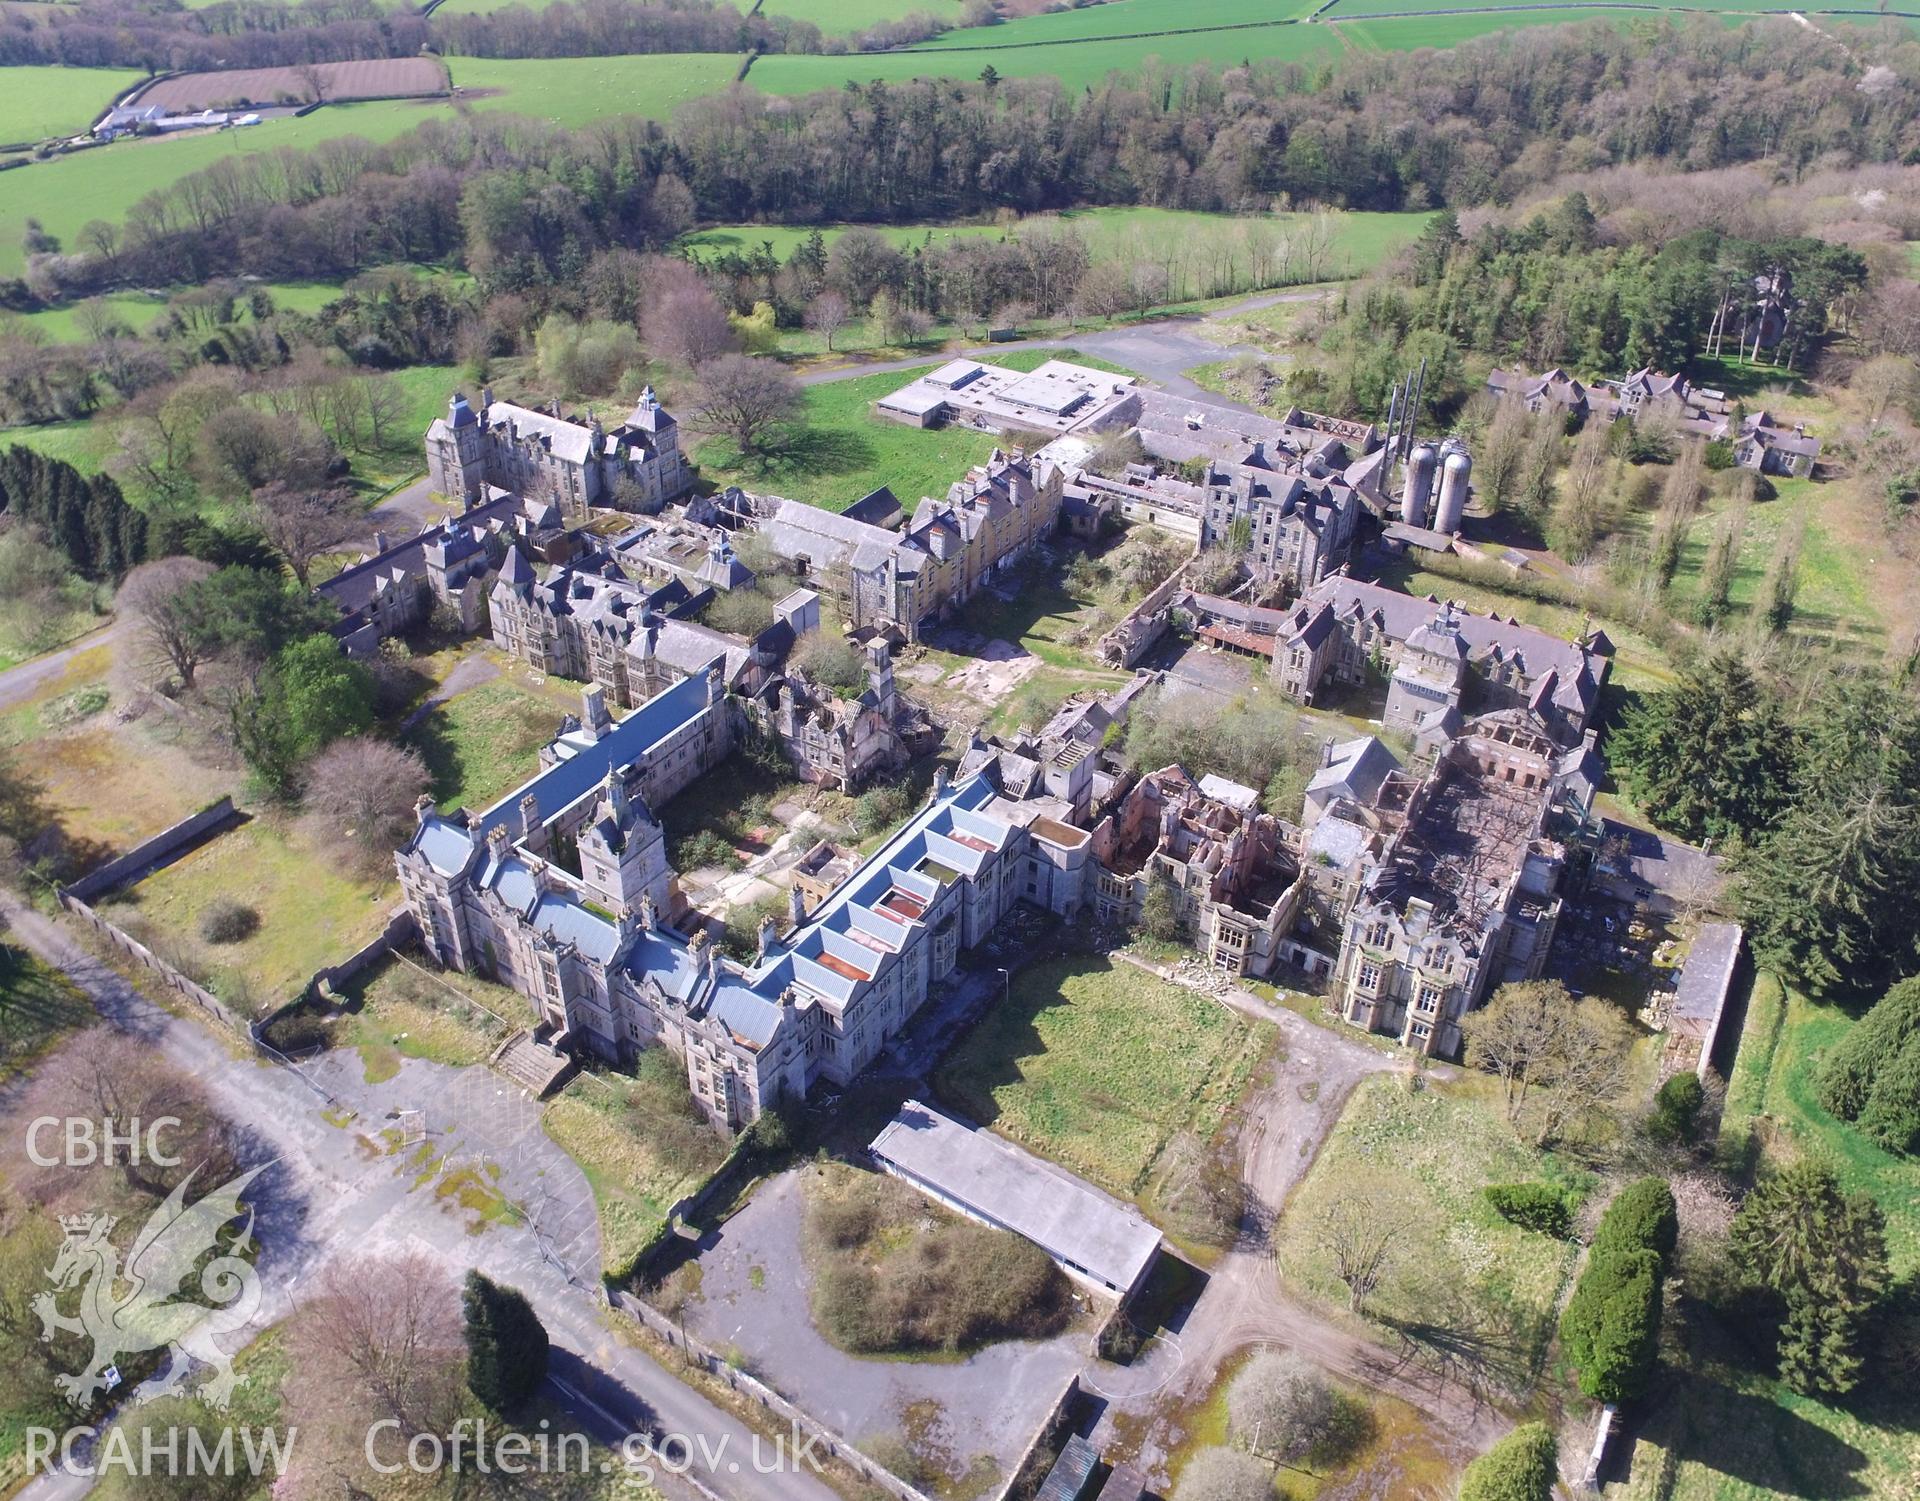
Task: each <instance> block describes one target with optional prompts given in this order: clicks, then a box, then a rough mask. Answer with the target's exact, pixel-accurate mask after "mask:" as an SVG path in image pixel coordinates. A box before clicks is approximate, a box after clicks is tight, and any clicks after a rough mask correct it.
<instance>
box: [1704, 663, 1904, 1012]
mask: <svg viewBox="0 0 1920 1501" xmlns="http://www.w3.org/2000/svg"><path fill="white" fill-rule="evenodd" d="M1792 795H1793V808H1792V810H1791V811H1790V812H1789V813H1788V814H1787V815H1786V816H1785V817H1784V818H1782V819H1781V820H1780V822H1779V823H1778V825H1776V827H1775V828H1774V829H1773V830H1772V831H1771V832H1770V833H1769V834H1767V835H1766V837H1765V838H1764V839H1763V840H1762V841H1761V842H1760V843H1759V845H1758V846H1757V847H1756V848H1755V849H1753V850H1752V851H1751V852H1749V853H1748V854H1747V855H1746V856H1744V857H1743V858H1742V860H1741V862H1740V874H1741V887H1742V894H1743V896H1744V898H1745V905H1746V910H1747V919H1748V925H1749V930H1750V931H1751V933H1752V936H1753V945H1754V951H1755V953H1756V954H1757V955H1758V956H1759V958H1760V959H1761V960H1762V961H1763V962H1765V963H1767V964H1770V965H1773V966H1774V967H1776V968H1778V969H1780V970H1781V971H1783V972H1784V973H1785V974H1786V975H1787V976H1788V977H1789V978H1791V979H1792V980H1794V981H1796V982H1797V983H1799V984H1801V985H1804V986H1805V987H1807V988H1808V989H1810V990H1813V991H1816V992H1821V993H1836V992H1837V993H1842V994H1845V993H1854V994H1858V993H1860V992H1866V993H1869V994H1871V993H1874V992H1876V991H1880V990H1884V989H1885V988H1886V987H1887V986H1889V985H1890V984H1892V982H1893V981H1894V980H1896V979H1898V978H1899V977H1900V976H1902V975H1904V974H1908V973H1911V972H1912V971H1913V970H1914V969H1915V968H1916V967H1920V923H1916V922H1915V921H1914V920H1913V892H1914V891H1915V890H1916V889H1920V813H1916V805H1920V704H1916V703H1915V702H1914V701H1913V700H1912V699H1910V698H1909V697H1908V696H1907V695H1905V694H1903V693H1902V692H1900V691H1899V690H1898V689H1897V688H1896V687H1895V686H1894V685H1893V684H1892V683H1890V682H1889V681H1888V680H1887V679H1886V678H1885V677H1884V676H1882V675H1880V674H1878V673H1869V672H1861V673H1857V674H1845V675H1841V676H1838V677H1836V678H1835V679H1834V681H1833V682H1832V683H1831V684H1830V686H1829V687H1828V689H1827V691H1826V692H1824V693H1823V694H1822V695H1821V696H1820V698H1819V699H1818V700H1817V701H1816V702H1815V703H1814V704H1813V705H1812V706H1811V708H1810V709H1809V710H1808V712H1807V713H1806V714H1805V715H1804V716H1803V718H1802V721H1801V726H1800V735H1799V753H1798V757H1797V761H1796V766H1795V771H1794V778H1793V791H1792Z"/></svg>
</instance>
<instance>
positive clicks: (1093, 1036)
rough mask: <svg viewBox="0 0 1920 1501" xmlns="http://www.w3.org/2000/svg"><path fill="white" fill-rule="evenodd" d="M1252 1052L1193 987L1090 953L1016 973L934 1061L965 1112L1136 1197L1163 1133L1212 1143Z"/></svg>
mask: <svg viewBox="0 0 1920 1501" xmlns="http://www.w3.org/2000/svg"><path fill="white" fill-rule="evenodd" d="M1259 1049H1260V1038H1259V1036H1258V1034H1257V1033H1256V1032H1255V1030H1254V1028H1253V1027H1252V1026H1251V1025H1250V1024H1249V1023H1248V1022H1246V1021H1245V1020H1243V1019H1242V1018H1241V1017H1239V1016H1238V1015H1236V1014H1235V1013H1234V1012H1232V1011H1229V1010H1227V1009H1226V1008H1225V1007H1224V1006H1221V1005H1219V1004H1218V1003H1216V1002H1214V1001H1210V1000H1208V999H1206V998H1205V997H1203V996H1201V995H1198V994H1196V993H1195V992H1193V991H1191V990H1185V989H1182V988H1180V987H1178V986H1174V985H1169V984H1167V983H1165V982H1164V981H1161V980H1157V979H1155V978H1154V977H1152V976H1151V975H1148V974H1145V973H1143V972H1142V971H1140V970H1138V969H1135V968H1133V967H1132V966H1131V965H1127V964H1123V963H1116V962H1115V961H1113V960H1111V959H1107V958H1104V957H1094V956H1075V957H1067V958H1060V959H1055V960H1052V961H1050V962H1048V963H1045V964H1040V965H1036V966H1034V967H1033V968H1031V969H1026V970H1022V971H1021V972H1020V973H1019V974H1017V975H1015V976H1014V978H1013V982H1012V986H1011V992H1010V994H1009V996H1008V998H1007V999H1006V1000H1005V1001H1004V1002H1002V1003H1001V1004H999V1005H996V1006H994V1007H993V1008H991V1009H990V1010H989V1011H988V1012H987V1013H986V1015H985V1016H984V1017H982V1018H981V1020H980V1021H979V1023H978V1024H977V1025H976V1026H975V1027H974V1029H973V1030H972V1031H971V1032H970V1033H968V1034H967V1036H966V1037H965V1038H964V1039H963V1040H962V1041H961V1042H960V1044H959V1045H958V1046H957V1047H956V1048H955V1049H954V1050H953V1051H952V1052H951V1053H949V1054H948V1055H947V1057H946V1058H945V1059H944V1060H943V1061H942V1063H941V1065H940V1068H939V1071H938V1073H937V1075H936V1079H935V1082H936V1087H937V1088H938V1090H939V1092H940V1094H941V1095H942V1097H943V1098H945V1099H947V1100H949V1101H950V1102H951V1103H952V1104H953V1105H954V1106H955V1107H956V1108H957V1109H959V1110H960V1111H961V1112H962V1113H963V1114H965V1115H967V1116H970V1117H971V1118H972V1119H974V1120H976V1121H978V1122H980V1123H981V1124H983V1125H989V1126H992V1127H993V1128H994V1129H995V1130H996V1131H998V1132H1000V1133H1001V1134H1002V1135H1003V1136H1008V1137H1011V1138H1012V1139H1014V1140H1015V1141H1018V1142H1020V1143H1022V1144H1023V1145H1025V1146H1028V1147H1031V1148H1033V1150H1035V1151H1037V1152H1039V1153H1041V1154H1042V1155H1043V1156H1046V1157H1050V1158H1052V1159H1053V1160H1055V1161H1056V1162H1059V1163H1062V1164H1063V1165H1065V1166H1067V1167H1069V1168H1072V1169H1073V1170H1074V1171H1075V1172H1077V1173H1081V1174H1083V1175H1085V1176H1086V1177H1088V1178H1090V1179H1091V1180H1092V1181H1093V1182H1095V1183H1098V1184H1099V1185H1100V1186H1101V1187H1103V1188H1106V1189H1108V1190H1110V1191H1112V1192H1114V1193H1117V1194H1120V1195H1123V1196H1126V1197H1131V1196H1133V1195H1134V1194H1135V1193H1137V1192H1138V1191H1139V1190H1140V1188H1141V1186H1142V1184H1143V1183H1144V1182H1145V1180H1146V1178H1147V1174H1148V1170H1149V1169H1150V1168H1151V1167H1152V1165H1153V1162H1154V1160H1155V1158H1157V1157H1158V1156H1159V1155H1160V1152H1161V1150H1162V1148H1163V1147H1165V1146H1166V1144H1167V1142H1168V1140H1169V1138H1171V1137H1172V1136H1173V1135H1175V1134H1176V1133H1190V1134H1192V1135H1194V1136H1197V1137H1199V1138H1200V1139H1202V1140H1208V1139H1211V1138H1212V1136H1213V1134H1214V1132H1215V1130H1216V1129H1217V1128H1218V1126H1219V1124H1220V1122H1221V1120H1222V1119H1223V1118H1224V1116H1225V1114H1226V1111H1227V1110H1228V1108H1229V1107H1230V1106H1231V1105H1232V1104H1233V1102H1234V1101H1235V1100H1237V1099H1238V1098H1239V1096H1240V1092H1241V1090H1242V1089H1243V1088H1244V1087H1245V1084H1246V1081H1247V1078H1248V1076H1249V1074H1250V1072H1251V1071H1252V1068H1253V1065H1254V1062H1255V1060H1256V1058H1257V1056H1258V1053H1259Z"/></svg>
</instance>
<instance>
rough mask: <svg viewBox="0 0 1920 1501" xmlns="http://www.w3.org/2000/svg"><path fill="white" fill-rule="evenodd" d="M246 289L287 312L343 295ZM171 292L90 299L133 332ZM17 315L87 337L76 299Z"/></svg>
mask: <svg viewBox="0 0 1920 1501" xmlns="http://www.w3.org/2000/svg"><path fill="white" fill-rule="evenodd" d="M415 269H416V270H417V271H418V272H419V273H420V274H421V275H422V276H427V275H433V274H436V272H437V268H435V267H430V266H420V267H416V268H415ZM437 274H441V275H457V276H461V277H465V275H466V273H465V272H457V273H455V272H438V273H437ZM177 290H179V291H187V290H191V289H190V288H179V289H177ZM248 290H249V292H251V291H256V290H257V291H261V292H265V293H267V295H268V296H270V297H272V298H273V305H274V307H275V308H276V309H277V310H279V311H281V312H287V313H308V314H312V313H317V312H319V311H320V309H322V308H323V307H325V306H326V305H327V304H328V303H330V302H337V301H338V300H339V299H340V297H341V296H342V295H343V291H342V286H341V283H339V282H332V281H273V282H260V283H250V284H249V286H248ZM171 295H172V294H171V293H168V292H110V293H108V294H107V295H106V296H104V297H98V298H94V299H91V300H92V301H95V302H99V303H102V304H104V305H105V307H106V308H107V309H108V310H109V311H110V312H112V313H113V315H114V316H115V317H116V318H118V319H119V320H120V321H121V322H122V323H124V324H125V325H126V326H127V327H128V328H130V329H132V330H133V331H134V332H135V333H145V332H146V331H147V330H148V329H149V328H150V327H152V326H153V324H154V322H155V321H156V320H157V319H159V318H160V316H161V315H162V314H164V313H165V312H166V310H167V302H168V299H169V297H170V296H171ZM17 316H18V317H19V319H20V321H21V322H22V323H24V324H25V325H27V326H28V327H29V328H37V329H39V330H40V331H41V332H42V333H44V334H45V335H46V336H47V337H48V338H49V339H52V340H54V341H55V342H58V343H77V342H79V341H80V340H82V339H86V338H88V337H90V335H89V334H88V333H87V330H86V329H85V328H84V327H82V325H81V320H80V304H79V303H64V304H62V305H61V306H59V307H51V308H43V309H41V310H40V311H39V312H37V313H21V314H18V315H17ZM243 316H244V314H243Z"/></svg>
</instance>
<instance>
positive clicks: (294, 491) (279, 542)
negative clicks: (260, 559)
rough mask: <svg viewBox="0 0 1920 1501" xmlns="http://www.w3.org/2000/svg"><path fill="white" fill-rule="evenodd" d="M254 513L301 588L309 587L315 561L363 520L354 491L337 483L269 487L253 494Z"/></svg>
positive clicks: (346, 537)
mask: <svg viewBox="0 0 1920 1501" xmlns="http://www.w3.org/2000/svg"><path fill="white" fill-rule="evenodd" d="M253 517H254V524H255V525H256V526H258V527H259V528H260V535H261V536H263V537H265V538H266V539H267V541H268V542H269V543H270V544H271V545H272V546H273V547H274V548H275V549H276V550H277V551H278V552H279V553H280V555H281V556H282V557H284V558H285V559H286V560H287V566H288V567H289V568H291V569H292V570H293V576H294V577H295V578H296V579H298V580H299V581H300V587H301V588H303V589H305V588H308V587H309V586H310V583H311V577H312V573H313V562H314V559H315V558H317V557H319V556H320V555H321V554H322V553H324V552H328V551H330V550H331V549H333V548H336V547H338V546H339V545H340V544H341V543H343V542H345V541H346V540H347V539H348V538H349V537H351V536H353V534H354V533H355V532H356V531H357V530H358V529H359V527H360V523H361V521H362V519H363V517H362V515H361V511H360V503H359V502H358V501H357V500H355V499H354V497H353V494H352V492H351V491H349V490H346V489H344V488H342V487H340V486H337V485H329V486H326V487H324V488H315V487H310V486H306V485H301V486H292V485H281V484H273V485H268V486H266V487H265V488H264V489H261V490H257V491H255V492H254V497H253Z"/></svg>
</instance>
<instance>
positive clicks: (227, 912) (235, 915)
mask: <svg viewBox="0 0 1920 1501" xmlns="http://www.w3.org/2000/svg"><path fill="white" fill-rule="evenodd" d="M259 931H260V914H259V913H258V912H256V911H254V910H253V908H251V907H249V906H247V905H246V904H245V903H243V902H235V901H228V900H227V899H225V898H222V899H221V900H219V901H217V902H214V903H213V904H212V905H210V906H209V907H208V908H207V909H206V911H204V912H202V913H201V914H200V936H201V937H202V938H204V939H206V941H207V942H208V943H244V942H246V940H247V939H249V938H251V937H253V935H254V934H255V933H257V932H259Z"/></svg>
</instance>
